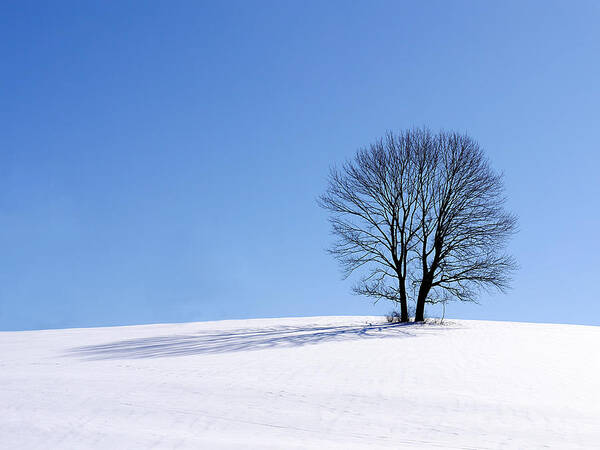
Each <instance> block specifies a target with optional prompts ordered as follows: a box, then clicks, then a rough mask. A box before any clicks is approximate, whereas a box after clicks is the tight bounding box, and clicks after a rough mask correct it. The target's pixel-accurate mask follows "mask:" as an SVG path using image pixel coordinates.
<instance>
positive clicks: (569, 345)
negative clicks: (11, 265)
mask: <svg viewBox="0 0 600 450" xmlns="http://www.w3.org/2000/svg"><path fill="white" fill-rule="evenodd" d="M382 322H383V321H382V319H381V318H376V317H309V318H293V319H259V320H240V321H221V322H201V323H187V324H169V325H144V326H132V327H112V328H88V329H69V330H48V331H28V332H3V333H0V448H2V449H28V450H33V449H88V448H94V449H110V450H116V449H149V448H156V449H232V448H235V449H244V448H260V449H294V448H315V449H322V448H335V449H353V448H390V449H404V448H406V449H411V448H432V449H435V448H451V449H452V448H460V449H492V448H519V449H533V448H556V449H569V448H589V449H594V448H600V350H599V349H600V327H588V326H576V325H547V324H527V323H510V322H483V321H452V322H449V323H448V324H446V325H444V326H440V325H408V326H400V325H388V324H383V323H382ZM369 323H371V324H373V325H369ZM376 324H381V325H376Z"/></svg>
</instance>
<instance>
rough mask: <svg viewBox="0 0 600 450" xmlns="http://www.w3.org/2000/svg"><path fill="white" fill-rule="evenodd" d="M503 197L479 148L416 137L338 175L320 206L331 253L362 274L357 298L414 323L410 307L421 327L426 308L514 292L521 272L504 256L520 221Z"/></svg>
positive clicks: (469, 142) (375, 147)
mask: <svg viewBox="0 0 600 450" xmlns="http://www.w3.org/2000/svg"><path fill="white" fill-rule="evenodd" d="M503 192H504V190H503V185H502V177H501V176H500V175H499V174H497V173H495V172H494V171H493V170H492V169H491V168H490V167H489V163H488V161H487V159H486V158H485V156H484V154H483V151H482V150H481V148H480V147H479V145H478V144H477V143H476V142H475V141H474V140H473V139H471V138H470V137H468V136H466V135H461V134H457V133H448V132H440V133H438V134H435V135H434V134H432V133H431V132H430V131H429V130H427V129H414V130H409V131H405V132H403V133H400V134H398V135H394V134H391V133H388V134H387V135H386V137H385V138H384V139H381V140H379V141H377V142H376V143H374V144H372V145H371V146H369V147H368V148H365V149H361V150H359V151H358V152H357V153H356V156H355V158H354V159H353V160H352V161H348V162H346V163H345V164H344V165H343V166H342V167H341V168H340V169H336V168H333V169H332V170H331V172H330V176H329V185H328V188H327V191H326V192H325V194H323V195H322V196H321V197H320V198H319V204H320V205H321V206H322V207H323V208H325V209H326V210H328V211H329V212H330V213H331V214H330V222H331V225H332V230H333V233H334V234H335V235H336V237H337V241H336V242H335V244H334V245H333V246H332V248H331V250H330V252H331V253H332V254H333V255H334V256H335V257H336V258H338V260H339V261H340V263H341V264H342V267H343V269H344V275H345V276H348V275H350V274H351V273H353V272H354V271H356V270H357V269H364V270H363V271H362V272H363V276H362V278H361V280H360V282H359V283H358V284H357V285H356V286H355V287H354V292H355V293H358V294H364V295H367V296H370V297H373V298H375V299H376V301H377V300H378V299H381V298H384V299H388V300H391V301H393V302H397V303H398V304H399V305H400V310H401V321H402V322H407V321H408V320H409V318H408V301H409V300H412V301H415V302H416V312H415V321H422V320H423V319H424V309H425V304H426V303H437V302H446V301H449V300H453V299H456V300H461V301H476V300H477V293H478V292H479V291H480V290H482V289H490V288H496V289H499V290H500V291H504V290H505V289H506V288H507V287H508V285H509V281H510V274H511V272H512V270H514V269H515V267H516V264H515V262H514V260H513V259H512V257H510V256H509V255H507V254H505V253H504V252H503V249H504V246H505V244H506V241H507V238H508V237H509V236H510V235H511V234H512V233H514V231H515V229H516V218H515V217H514V216H513V215H511V214H509V213H507V212H506V211H505V209H504V203H505V198H504V194H503Z"/></svg>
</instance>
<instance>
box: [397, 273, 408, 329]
mask: <svg viewBox="0 0 600 450" xmlns="http://www.w3.org/2000/svg"><path fill="white" fill-rule="evenodd" d="M398 283H399V288H400V322H402V323H404V322H408V320H409V318H408V304H407V300H406V285H405V284H404V279H402V278H399V280H398Z"/></svg>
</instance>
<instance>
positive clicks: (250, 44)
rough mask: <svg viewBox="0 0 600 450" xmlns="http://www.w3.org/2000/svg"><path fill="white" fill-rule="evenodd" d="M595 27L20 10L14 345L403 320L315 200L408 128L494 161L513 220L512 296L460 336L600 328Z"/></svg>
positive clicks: (3, 43)
mask: <svg viewBox="0 0 600 450" xmlns="http://www.w3.org/2000/svg"><path fill="white" fill-rule="evenodd" d="M599 24H600V3H598V2H595V1H579V2H567V1H564V2H548V1H541V2H521V1H519V2H494V3H492V2H479V1H469V2H446V1H438V2H410V3H409V2H406V3H401V2H380V1H369V2H366V1H365V2H346V1H343V2H329V1H328V2H281V1H276V2H249V1H244V2H216V1H215V2H211V3H208V2H189V3H185V2H141V1H140V2H95V3H94V2H71V3H69V2H40V3H24V2H12V4H8V2H3V4H2V6H0V49H1V54H2V62H1V63H0V64H1V66H2V70H1V71H0V99H1V107H0V248H1V252H0V329H2V330H20V329H36V328H55V327H83V326H97V325H117V324H137V323H148V322H173V321H196V320H214V319H225V318H244V317H264V316H269V317H277V316H303V315H329V314H335V315H342V314H379V313H383V312H386V311H388V310H389V309H390V305H389V304H385V303H382V304H378V305H376V306H373V305H372V303H371V302H370V301H369V300H367V299H364V298H360V297H355V296H353V295H351V294H350V287H351V285H352V282H351V281H343V280H342V279H341V276H340V272H339V270H338V266H337V264H336V262H335V261H334V260H333V259H332V258H331V257H330V256H329V255H327V254H326V253H325V251H324V249H325V248H326V247H327V246H328V245H329V243H330V242H331V239H332V238H331V236H330V234H329V228H328V223H327V221H326V215H325V213H324V212H323V211H321V210H319V208H318V207H317V206H316V204H315V198H316V197H317V196H318V195H319V194H320V193H321V192H322V191H323V190H324V187H325V179H326V175H327V170H328V167H329V165H330V164H332V163H335V162H340V161H343V160H344V159H345V158H347V157H350V156H352V155H353V153H354V151H355V150H356V149H357V147H359V146H362V145H365V144H368V143H369V142H371V141H373V140H374V139H375V138H377V137H379V136H381V135H382V134H384V133H385V131H386V130H401V129H403V128H406V127H411V126H415V125H416V126H421V125H427V126H429V127H430V128H432V129H434V130H436V129H439V128H445V129H452V130H458V131H465V132H468V133H469V134H470V135H471V136H473V137H475V138H476V139H478V140H479V142H480V143H481V144H482V145H483V147H484V148H485V149H486V151H487V152H488V154H489V156H490V158H491V160H492V163H493V165H494V166H495V167H496V168H497V169H499V170H503V171H504V172H505V174H506V186H507V190H508V195H509V197H510V201H509V207H510V208H511V209H512V210H513V211H514V212H516V213H517V214H518V215H519V217H520V229H521V231H520V233H519V234H518V235H517V236H516V238H515V239H514V240H513V241H512V243H511V250H512V252H513V253H514V254H515V256H516V257H517V258H518V260H519V262H520V264H521V266H522V267H521V270H520V271H519V272H518V274H517V276H516V279H515V282H514V289H513V290H512V292H511V293H510V294H508V295H505V296H502V295H496V296H491V297H488V296H483V297H482V303H481V305H474V304H453V305H451V306H450V307H449V308H448V312H447V315H448V316H450V317H460V318H478V319H492V320H519V321H541V322H568V323H581V324H596V325H600V301H599V300H600V298H599V295H598V288H597V286H596V280H597V279H598V269H599V263H598V258H597V255H598V254H600V238H599V236H598V230H599V228H600V211H599V206H600V202H599V194H600V181H599V176H598V165H599V163H600V156H599V142H600V82H599V80H600V26H599ZM431 314H435V310H433V311H431Z"/></svg>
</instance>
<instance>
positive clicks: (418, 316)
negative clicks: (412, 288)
mask: <svg viewBox="0 0 600 450" xmlns="http://www.w3.org/2000/svg"><path fill="white" fill-rule="evenodd" d="M431 284H432V280H429V278H427V277H426V278H424V279H423V281H421V287H419V295H418V297H417V309H416V311H415V322H423V321H424V320H425V300H427V296H428V295H429V291H430V290H431Z"/></svg>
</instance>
